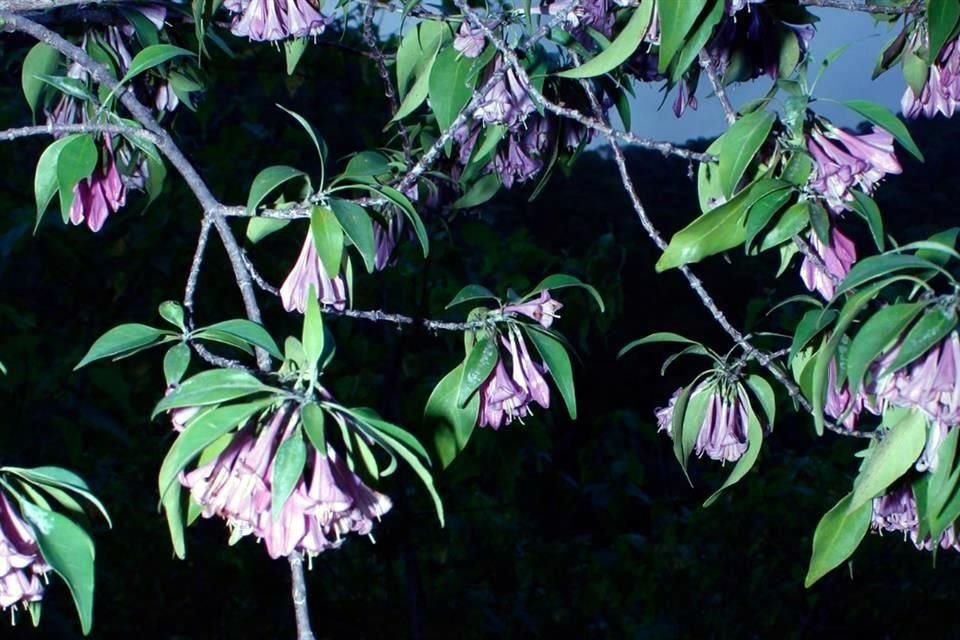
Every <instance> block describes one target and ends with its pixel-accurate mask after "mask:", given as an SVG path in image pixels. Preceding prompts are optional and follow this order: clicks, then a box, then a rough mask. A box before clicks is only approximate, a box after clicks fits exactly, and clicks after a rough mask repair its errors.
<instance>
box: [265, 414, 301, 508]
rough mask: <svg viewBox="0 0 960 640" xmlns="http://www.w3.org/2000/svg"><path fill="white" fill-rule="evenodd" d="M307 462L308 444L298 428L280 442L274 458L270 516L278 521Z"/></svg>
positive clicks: (271, 477) (271, 478)
mask: <svg viewBox="0 0 960 640" xmlns="http://www.w3.org/2000/svg"><path fill="white" fill-rule="evenodd" d="M306 463H307V445H306V443H304V441H303V436H302V435H301V434H300V430H299V429H296V430H294V432H293V433H292V434H290V437H288V438H287V439H286V440H284V441H283V442H281V443H280V446H279V447H277V453H276V454H275V455H274V458H273V473H272V474H271V476H270V517H271V519H272V520H273V521H274V522H276V521H277V520H279V519H280V514H281V512H282V511H283V505H284V504H286V502H287V498H289V497H290V494H292V493H293V489H294V487H296V486H297V482H298V481H299V480H300V479H301V478H302V477H303V468H304V466H305V465H306Z"/></svg>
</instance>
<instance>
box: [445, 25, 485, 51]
mask: <svg viewBox="0 0 960 640" xmlns="http://www.w3.org/2000/svg"><path fill="white" fill-rule="evenodd" d="M486 44H487V40H486V38H484V36H483V32H482V31H480V29H472V28H471V27H470V25H468V24H467V21H466V20H464V21H463V22H462V23H461V24H460V29H459V30H458V31H457V36H456V37H455V38H454V39H453V48H454V49H456V50H457V51H459V52H460V53H462V54H463V55H464V56H465V57H467V58H476V57H477V56H479V55H480V54H481V53H482V52H483V48H484V46H486Z"/></svg>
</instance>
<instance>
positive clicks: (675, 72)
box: [669, 2, 726, 83]
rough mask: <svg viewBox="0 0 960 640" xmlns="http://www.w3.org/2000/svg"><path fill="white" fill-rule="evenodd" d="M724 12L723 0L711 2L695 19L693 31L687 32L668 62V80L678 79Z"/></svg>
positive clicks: (675, 80) (710, 34)
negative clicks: (672, 57) (721, 0)
mask: <svg viewBox="0 0 960 640" xmlns="http://www.w3.org/2000/svg"><path fill="white" fill-rule="evenodd" d="M724 13H726V4H725V2H712V7H709V8H708V9H707V11H705V12H704V13H703V14H702V15H701V17H700V19H699V20H697V22H696V24H695V25H694V28H693V31H691V32H690V33H688V34H687V37H686V38H685V39H684V43H683V46H682V47H681V49H680V52H679V53H678V54H677V55H676V56H675V57H674V59H673V61H672V62H671V64H670V76H669V80H670V82H674V83H676V82H679V81H680V79H681V78H682V77H683V74H684V73H685V72H686V71H687V68H688V67H689V66H690V63H692V62H693V61H694V60H695V59H696V58H697V56H698V55H699V54H700V51H701V50H702V49H703V48H704V46H705V45H706V44H707V41H708V40H710V37H711V36H712V35H713V30H714V27H716V26H717V24H718V23H719V22H720V20H721V19H722V18H723V16H724Z"/></svg>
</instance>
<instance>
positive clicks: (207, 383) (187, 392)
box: [150, 369, 275, 419]
mask: <svg viewBox="0 0 960 640" xmlns="http://www.w3.org/2000/svg"><path fill="white" fill-rule="evenodd" d="M267 391H275V389H273V388H272V387H268V386H267V385H265V384H263V383H262V382H260V381H259V380H257V379H256V378H255V377H253V376H252V375H251V374H249V373H247V372H246V371H243V370H240V369H210V370H208V371H201V372H200V373H198V374H197V375H195V376H193V377H192V378H188V379H187V380H184V381H183V383H182V384H180V386H178V387H177V388H176V389H174V390H173V391H171V392H170V393H169V394H168V395H166V396H164V398H163V399H162V400H160V402H158V403H157V406H156V407H154V409H153V413H152V414H151V416H150V417H151V419H152V418H156V417H157V415H158V414H160V413H161V412H163V411H168V410H170V409H177V408H179V407H203V406H207V405H211V404H219V403H221V402H228V401H230V400H236V399H237V398H243V397H245V396H249V395H252V394H254V393H264V392H267Z"/></svg>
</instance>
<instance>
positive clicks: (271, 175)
mask: <svg viewBox="0 0 960 640" xmlns="http://www.w3.org/2000/svg"><path fill="white" fill-rule="evenodd" d="M300 176H302V177H304V178H306V176H307V174H305V173H304V172H303V171H300V170H299V169H294V168H293V167H288V166H286V165H277V166H273V167H267V168H266V169H264V170H263V171H261V172H260V173H258V174H257V177H256V178H254V179H253V183H252V184H251V185H250V195H249V196H247V214H252V213H253V211H254V209H256V208H257V206H259V205H260V203H261V202H263V199H264V198H266V197H267V195H268V194H269V193H270V192H271V191H273V190H274V189H276V188H277V187H279V186H280V185H282V184H283V183H284V182H287V181H288V180H292V179H293V178H297V177H300ZM308 182H309V179H308Z"/></svg>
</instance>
